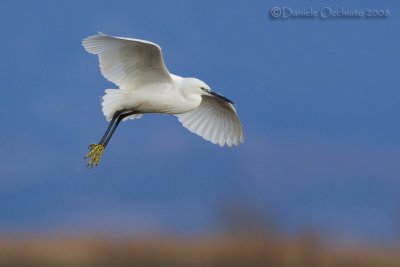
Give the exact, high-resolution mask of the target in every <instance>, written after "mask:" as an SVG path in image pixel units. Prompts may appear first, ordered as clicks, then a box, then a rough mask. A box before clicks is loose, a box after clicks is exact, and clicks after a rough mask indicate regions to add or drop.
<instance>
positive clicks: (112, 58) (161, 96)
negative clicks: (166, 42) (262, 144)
mask: <svg viewBox="0 0 400 267" xmlns="http://www.w3.org/2000/svg"><path fill="white" fill-rule="evenodd" d="M83 46H84V47H85V49H86V50H87V51H88V52H90V53H93V54H97V55H98V56H99V61H100V69H101V72H102V74H103V75H104V76H105V77H106V78H107V79H108V80H110V81H111V82H114V83H115V84H117V85H118V86H119V89H106V91H105V92H106V94H105V95H104V96H103V102H102V111H103V113H104V115H105V117H106V118H107V120H111V123H110V125H109V127H108V129H107V131H106V133H105V134H104V136H103V138H102V139H101V141H100V142H99V143H98V144H91V145H90V146H89V147H90V152H89V153H88V154H87V155H86V157H90V158H91V159H90V161H89V164H88V165H89V166H91V167H93V166H96V165H97V164H98V163H99V161H100V158H101V155H102V153H103V151H104V149H105V147H106V146H107V144H108V142H109V140H110V139H111V136H112V135H113V133H114V131H115V130H116V128H117V126H118V125H119V123H120V121H122V120H123V119H126V118H131V119H137V118H141V117H142V115H143V114H145V113H164V114H172V115H175V116H177V117H178V119H179V121H180V122H181V123H182V124H183V126H184V127H186V128H188V129H189V130H190V131H192V132H194V133H196V134H198V135H200V136H202V137H203V138H205V139H206V140H209V141H211V142H213V143H215V144H219V145H220V146H223V145H225V144H227V145H228V146H232V145H238V144H239V143H241V142H243V141H244V138H243V131H242V127H241V124H240V121H239V118H238V117H237V115H236V110H235V108H234V106H233V102H232V101H230V100H229V99H227V98H225V97H224V96H222V95H220V94H218V93H216V92H213V91H211V89H210V87H209V86H208V85H207V84H206V83H204V82H203V81H201V80H199V79H196V78H183V77H180V76H178V75H174V74H170V73H169V72H168V70H167V68H166V67H165V65H164V62H163V59H162V55H161V48H160V47H159V46H158V45H156V44H154V43H151V42H148V41H144V40H138V39H130V38H123V37H113V36H108V35H105V34H101V33H100V34H98V35H94V36H89V37H87V38H86V39H84V40H83Z"/></svg>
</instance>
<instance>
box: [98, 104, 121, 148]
mask: <svg viewBox="0 0 400 267" xmlns="http://www.w3.org/2000/svg"><path fill="white" fill-rule="evenodd" d="M124 111H126V109H121V110H118V111H116V112H115V113H114V115H113V117H112V119H111V121H110V124H109V125H108V128H107V130H106V132H105V133H104V135H103V137H102V138H101V140H100V142H99V144H100V145H102V144H103V143H104V140H106V137H107V135H108V133H109V132H110V130H111V128H112V126H113V125H114V123H115V120H116V119H117V118H118V117H119V115H121V113H122V112H124Z"/></svg>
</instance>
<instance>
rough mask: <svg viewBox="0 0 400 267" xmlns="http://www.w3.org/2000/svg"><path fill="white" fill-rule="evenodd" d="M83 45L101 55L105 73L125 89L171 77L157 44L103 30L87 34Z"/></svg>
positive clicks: (90, 51)
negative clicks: (103, 31) (94, 33)
mask: <svg viewBox="0 0 400 267" xmlns="http://www.w3.org/2000/svg"><path fill="white" fill-rule="evenodd" d="M82 45H83V46H84V47H85V49H86V50H87V51H88V52H89V53H92V54H96V55H98V56H99V61H100V69H101V73H102V74H103V76H104V77H105V78H107V79H108V80H109V81H111V82H113V83H115V84H117V85H119V86H120V88H121V89H128V90H134V89H136V88H138V87H139V86H140V85H142V84H144V83H149V82H169V81H171V76H170V74H169V72H168V70H167V68H166V67H165V65H164V61H163V58H162V54H161V48H160V47H159V46H158V45H157V44H154V43H151V42H148V41H144V40H138V39H130V38H123V37H114V36H109V35H105V34H103V33H99V34H98V35H93V36H89V37H87V38H85V39H84V40H83V41H82Z"/></svg>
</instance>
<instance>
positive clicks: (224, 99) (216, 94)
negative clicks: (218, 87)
mask: <svg viewBox="0 0 400 267" xmlns="http://www.w3.org/2000/svg"><path fill="white" fill-rule="evenodd" d="M208 93H209V94H210V95H213V96H215V97H217V98H219V99H221V100H223V101H225V102H228V103H231V104H232V105H234V104H235V103H233V101H232V100H230V99H228V98H226V97H225V96H223V95H220V94H218V93H217V92H214V91H211V90H209V91H208Z"/></svg>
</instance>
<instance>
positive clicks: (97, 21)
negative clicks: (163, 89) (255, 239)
mask: <svg viewBox="0 0 400 267" xmlns="http://www.w3.org/2000/svg"><path fill="white" fill-rule="evenodd" d="M275 6H278V7H283V6H286V7H291V8H293V9H300V10H301V9H305V8H309V7H311V6H312V7H313V8H315V9H319V8H322V7H324V6H329V7H332V8H340V7H342V6H344V7H345V8H349V9H358V10H368V9H389V10H390V12H391V14H390V15H389V16H388V17H387V18H386V19H374V18H361V19H348V18H337V19H327V20H321V19H318V18H315V19H304V18H303V19H301V18H297V19H295V18H291V19H286V20H282V19H272V18H271V17H270V16H269V10H270V9H271V8H272V7H275ZM399 11H400V9H399V4H398V3H397V2H394V1H392V2H390V1H380V2H376V1H352V2H351V3H350V2H347V1H342V2H335V3H333V2H332V3H329V2H327V3H324V4H322V3H320V2H319V1H310V2H308V3H300V1H151V2H145V1H96V2H95V1H92V2H91V1H86V2H85V3H80V2H71V1H63V2H61V1H58V2H56V1H36V2H32V1H1V2H0V32H1V36H2V38H1V39H2V40H1V42H0V48H1V51H3V53H2V64H1V65H0V68H1V69H0V73H1V79H0V85H1V88H2V97H1V98H0V103H1V114H2V115H1V123H2V131H1V132H2V133H1V137H2V138H1V141H0V151H1V152H2V153H1V154H0V231H1V232H6V233H24V232H58V231H69V232H71V231H90V230H93V229H100V230H104V231H111V232H128V231H129V232H143V231H150V232H151V231H161V232H178V233H184V234H191V233H197V232H207V231H212V230H213V229H214V228H215V226H216V225H218V214H219V210H220V208H221V206H223V204H224V203H225V202H226V201H229V199H232V198H237V199H240V200H241V201H243V202H245V203H248V205H250V206H253V207H256V208H257V209H259V210H260V211H261V212H263V213H265V214H268V215H269V216H273V217H274V218H276V220H277V221H278V222H279V228H281V229H283V231H285V232H288V233H292V232H298V231H301V230H302V229H305V228H310V227H311V228H314V229H318V230H320V231H321V232H324V233H326V234H328V235H331V236H339V237H343V238H349V239H357V240H373V241H392V240H394V239H396V238H397V237H398V234H399V230H398V229H399V225H400V216H399V215H400V209H399V208H398V203H399V201H400V197H399V196H400V179H399V178H400V164H399V162H400V139H399V135H400V127H399V124H398V119H399V114H400V105H399V104H398V103H399V100H400V93H399V90H398V89H399V84H400V75H399V66H400V52H399V47H400V37H399V34H398V28H399V27H398V26H399V25H400V23H399V22H400V19H399V16H398V13H399ZM97 31H102V32H105V33H108V34H112V35H119V36H127V37H135V38H141V39H147V40H151V41H153V42H156V43H158V44H159V45H160V46H162V48H163V53H164V59H165V62H166V64H167V67H168V69H169V70H170V71H171V72H172V73H175V74H178V75H181V76H186V77H189V76H194V77H198V78H200V79H202V80H204V81H206V82H207V84H209V85H210V86H211V88H213V89H214V90H216V91H218V92H220V93H222V94H224V95H226V96H228V97H229V98H230V99H232V100H234V102H235V103H236V104H237V110H238V112H239V115H240V118H241V120H242V123H243V125H244V130H245V137H246V142H245V144H243V145H242V146H241V147H239V148H234V149H228V148H223V149H221V148H220V147H218V146H215V145H213V144H211V143H209V142H206V141H204V140H202V139H201V138H199V137H198V136H196V135H193V134H191V133H190V132H189V131H187V130H186V129H184V128H183V127H181V125H180V124H179V122H178V121H177V120H176V118H175V117H168V116H162V115H145V116H144V117H143V119H141V120H136V121H129V122H128V123H123V124H122V125H121V127H120V128H119V129H118V131H117V133H116V135H115V136H114V137H113V140H112V141H111V143H110V146H109V147H108V149H107V151H106V153H105V154H104V156H103V158H102V163H101V165H100V167H98V168H96V169H93V170H89V169H87V168H85V164H86V163H85V161H83V160H82V157H83V155H84V154H85V153H86V152H87V150H86V148H87V145H88V144H89V143H91V142H96V141H97V140H98V139H99V138H100V137H101V135H102V134H103V131H104V130H105V128H106V126H107V123H106V121H105V120H104V118H103V115H102V113H101V107H100V97H101V96H102V95H103V92H104V89H106V88H115V86H114V85H113V84H112V83H110V82H108V81H107V80H106V79H104V78H103V77H102V76H101V74H100V71H99V68H98V61H97V58H96V57H94V56H93V55H90V54H88V53H87V52H86V51H85V50H84V49H83V47H82V46H81V40H82V39H83V38H84V37H86V36H88V35H93V34H94V33H96V32H97Z"/></svg>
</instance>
